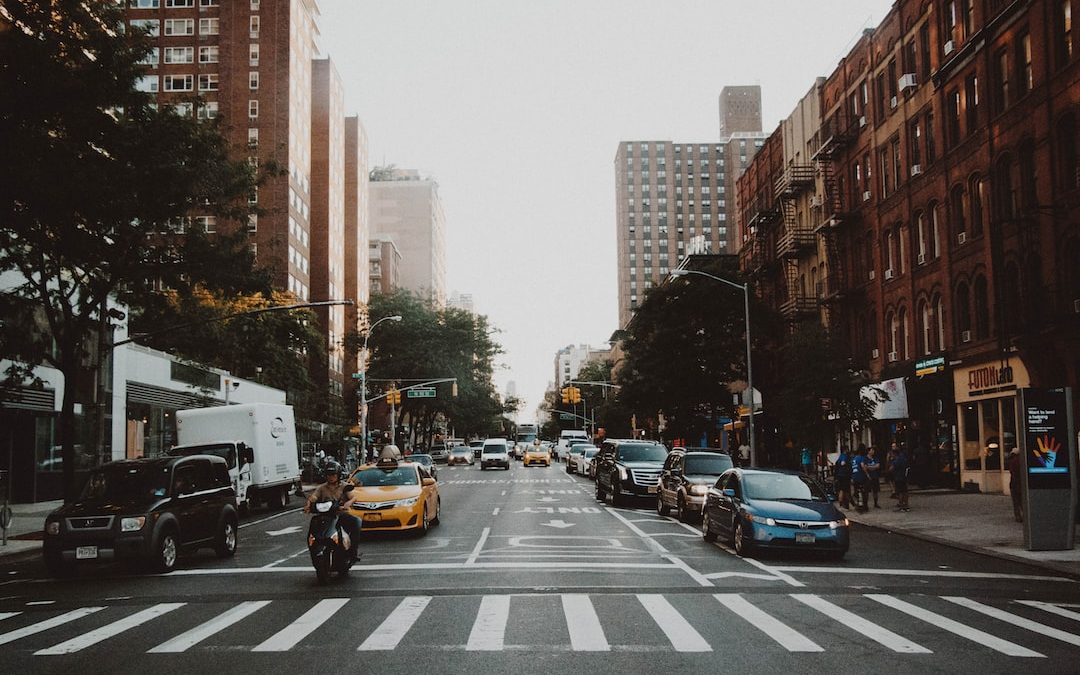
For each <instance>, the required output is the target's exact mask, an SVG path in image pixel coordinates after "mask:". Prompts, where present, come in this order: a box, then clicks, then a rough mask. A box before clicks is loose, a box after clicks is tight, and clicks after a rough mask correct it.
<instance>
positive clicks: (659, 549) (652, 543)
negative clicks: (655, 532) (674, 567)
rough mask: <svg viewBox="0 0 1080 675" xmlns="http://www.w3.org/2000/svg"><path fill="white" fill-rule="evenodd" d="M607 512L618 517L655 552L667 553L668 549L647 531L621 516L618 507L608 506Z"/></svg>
mask: <svg viewBox="0 0 1080 675" xmlns="http://www.w3.org/2000/svg"><path fill="white" fill-rule="evenodd" d="M607 512H608V513H610V514H611V515H613V516H615V517H616V518H618V519H619V520H620V521H622V523H623V525H626V526H627V527H628V528H630V531H631V532H633V533H634V534H636V535H637V536H639V537H641V538H642V539H644V540H645V541H646V542H647V543H648V544H649V546H651V547H652V548H653V550H655V551H656V552H657V553H668V550H667V549H666V548H664V547H663V546H662V545H661V544H660V542H658V541H654V540H653V538H652V537H651V536H650V535H649V534H648V533H647V532H645V531H644V530H642V529H641V528H640V527H638V526H637V525H634V523H633V522H632V521H630V520H628V519H627V518H626V517H625V516H623V515H622V514H621V513H619V512H618V509H613V508H610V507H609V508H608V509H607Z"/></svg>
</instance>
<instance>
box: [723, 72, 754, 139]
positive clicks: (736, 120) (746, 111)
mask: <svg viewBox="0 0 1080 675" xmlns="http://www.w3.org/2000/svg"><path fill="white" fill-rule="evenodd" d="M760 132H761V87H760V86H758V85H756V84H754V85H744V86H737V87H724V88H723V89H721V90H720V138H721V139H724V138H729V137H731V136H734V135H736V134H744V133H760Z"/></svg>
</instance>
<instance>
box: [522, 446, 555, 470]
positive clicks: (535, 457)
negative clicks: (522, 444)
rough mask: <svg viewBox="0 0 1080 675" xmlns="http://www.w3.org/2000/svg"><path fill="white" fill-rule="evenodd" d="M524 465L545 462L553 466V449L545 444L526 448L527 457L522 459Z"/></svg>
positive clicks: (545, 464)
mask: <svg viewBox="0 0 1080 675" xmlns="http://www.w3.org/2000/svg"><path fill="white" fill-rule="evenodd" d="M521 464H522V466H532V465H533V464H543V465H544V466H551V451H550V450H548V448H547V446H544V445H530V446H529V447H527V448H525V457H524V458H523V459H522V461H521Z"/></svg>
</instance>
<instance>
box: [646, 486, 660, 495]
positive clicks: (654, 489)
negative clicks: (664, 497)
mask: <svg viewBox="0 0 1080 675" xmlns="http://www.w3.org/2000/svg"><path fill="white" fill-rule="evenodd" d="M659 489H660V486H659V485H650V486H649V494H651V495H653V494H656V491H657V490H659Z"/></svg>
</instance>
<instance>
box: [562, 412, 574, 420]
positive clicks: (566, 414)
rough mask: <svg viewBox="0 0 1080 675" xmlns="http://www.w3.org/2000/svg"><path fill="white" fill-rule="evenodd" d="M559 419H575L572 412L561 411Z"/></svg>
mask: <svg viewBox="0 0 1080 675" xmlns="http://www.w3.org/2000/svg"><path fill="white" fill-rule="evenodd" d="M559 419H561V420H572V419H574V416H573V415H572V414H570V413H559Z"/></svg>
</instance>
